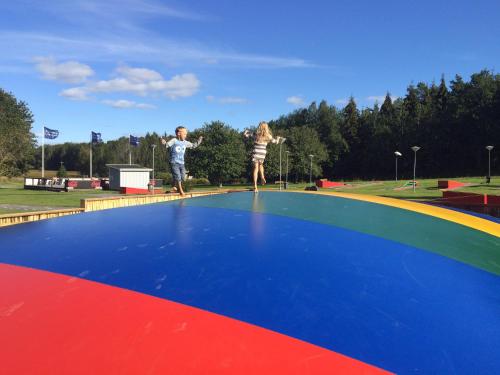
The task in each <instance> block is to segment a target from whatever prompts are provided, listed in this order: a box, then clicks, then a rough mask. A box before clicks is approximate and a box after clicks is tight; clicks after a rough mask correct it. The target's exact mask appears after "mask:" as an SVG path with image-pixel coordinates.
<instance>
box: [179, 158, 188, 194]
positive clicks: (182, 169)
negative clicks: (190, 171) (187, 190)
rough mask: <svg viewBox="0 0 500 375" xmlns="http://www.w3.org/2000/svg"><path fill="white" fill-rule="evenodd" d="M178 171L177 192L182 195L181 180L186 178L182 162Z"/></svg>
mask: <svg viewBox="0 0 500 375" xmlns="http://www.w3.org/2000/svg"><path fill="white" fill-rule="evenodd" d="M179 173H180V177H181V178H180V179H179V193H180V194H181V195H184V190H183V189H182V181H185V180H186V168H185V167H184V164H179Z"/></svg>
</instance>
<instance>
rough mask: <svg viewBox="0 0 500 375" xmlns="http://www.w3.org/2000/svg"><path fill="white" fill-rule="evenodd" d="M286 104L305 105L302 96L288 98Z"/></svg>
mask: <svg viewBox="0 0 500 375" xmlns="http://www.w3.org/2000/svg"><path fill="white" fill-rule="evenodd" d="M286 102H287V103H290V104H293V105H296V106H301V105H303V104H304V98H302V97H301V96H290V97H288V98H286Z"/></svg>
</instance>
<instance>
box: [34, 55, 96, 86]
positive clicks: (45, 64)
mask: <svg viewBox="0 0 500 375" xmlns="http://www.w3.org/2000/svg"><path fill="white" fill-rule="evenodd" d="M35 61H36V62H37V64H36V69H37V70H38V71H39V72H40V73H42V78H43V79H48V80H54V81H62V82H66V83H80V82H84V81H85V80H87V78H89V77H91V76H92V75H94V71H93V70H92V68H91V67H90V66H88V65H85V64H82V63H79V62H77V61H67V62H64V63H59V64H58V63H57V62H56V60H55V59H53V58H52V57H38V58H36V59H35Z"/></svg>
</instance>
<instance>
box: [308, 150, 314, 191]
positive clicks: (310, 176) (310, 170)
mask: <svg viewBox="0 0 500 375" xmlns="http://www.w3.org/2000/svg"><path fill="white" fill-rule="evenodd" d="M309 157H310V158H311V166H310V168H309V184H311V185H312V171H313V157H314V155H312V154H310V155H309Z"/></svg>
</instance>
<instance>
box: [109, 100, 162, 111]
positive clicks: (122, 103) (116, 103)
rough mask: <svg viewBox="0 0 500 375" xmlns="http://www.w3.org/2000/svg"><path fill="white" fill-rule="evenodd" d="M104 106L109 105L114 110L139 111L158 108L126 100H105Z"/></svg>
mask: <svg viewBox="0 0 500 375" xmlns="http://www.w3.org/2000/svg"><path fill="white" fill-rule="evenodd" d="M102 103H103V104H106V105H109V106H111V107H114V108H120V109H123V108H138V109H154V108H156V107H155V106H154V105H152V104H146V103H136V102H134V101H131V100H125V99H120V100H103V101H102Z"/></svg>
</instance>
